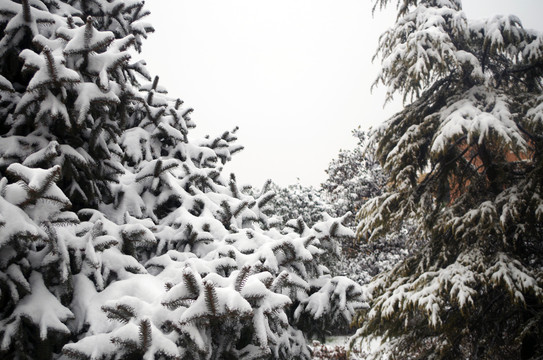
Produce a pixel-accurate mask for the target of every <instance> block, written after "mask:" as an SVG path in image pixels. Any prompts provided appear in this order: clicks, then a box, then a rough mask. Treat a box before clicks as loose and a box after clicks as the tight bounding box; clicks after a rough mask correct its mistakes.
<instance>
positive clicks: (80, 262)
mask: <svg viewBox="0 0 543 360" xmlns="http://www.w3.org/2000/svg"><path fill="white" fill-rule="evenodd" d="M147 14H148V12H147V11H146V10H145V9H144V8H143V1H140V0H127V1H122V0H113V1H105V0H92V1H79V0H66V1H61V0H41V1H40V0H21V1H10V0H7V1H2V2H1V3H0V29H1V39H0V103H1V104H2V107H1V109H0V291H1V292H0V357H2V358H6V359H36V358H38V359H52V358H58V357H60V356H63V357H68V358H75V359H96V358H104V359H105V358H107V359H141V358H144V359H228V358H231V359H255V358H279V359H285V358H301V359H308V358H309V357H310V352H309V348H308V347H307V344H306V337H305V335H304V334H303V333H302V332H301V330H300V329H304V326H305V325H304V324H307V323H310V319H313V320H315V321H321V322H322V323H324V321H323V319H326V318H327V317H329V316H331V315H330V314H334V316H335V320H337V322H338V323H348V322H350V321H351V318H352V316H353V315H354V313H355V312H356V311H357V310H358V309H360V308H362V307H363V306H364V303H363V302H362V293H361V289H360V287H359V286H358V285H357V284H355V283H353V282H352V281H350V280H348V279H346V278H341V277H337V278H333V277H332V276H330V275H329V271H328V269H327V268H326V267H325V266H324V265H322V264H321V260H320V259H321V257H322V256H323V254H324V253H325V252H326V251H325V250H324V249H326V248H327V247H329V246H330V244H331V243H333V242H334V241H336V240H335V239H337V238H342V237H352V236H354V233H353V232H352V231H351V230H349V229H347V228H346V227H344V226H343V224H342V222H343V221H344V220H345V219H344V218H330V217H326V218H324V219H323V220H322V221H320V222H318V223H316V224H315V225H314V226H312V227H307V226H306V227H304V228H303V229H301V228H300V229H298V228H297V229H293V228H292V227H288V226H285V225H283V224H281V223H278V222H277V221H276V217H274V216H272V214H270V212H269V211H268V210H269V209H268V208H267V206H269V201H270V200H271V199H272V197H273V192H269V191H268V192H264V193H261V194H256V195H251V194H248V193H246V192H245V191H244V190H243V189H239V188H238V186H237V182H236V179H235V177H234V176H231V177H230V178H229V179H225V178H224V177H223V175H222V174H221V171H222V167H223V165H224V164H225V163H226V162H227V161H230V160H231V156H232V155H233V154H234V153H236V152H237V151H239V150H241V147H240V146H239V145H236V144H234V142H235V140H236V136H235V130H234V131H226V132H224V133H223V134H221V135H220V136H216V137H207V138H205V139H201V140H195V139H192V138H191V137H190V129H191V128H193V127H194V126H195V124H194V122H193V121H192V120H191V118H190V114H191V112H192V109H190V108H188V107H185V106H184V105H183V102H182V101H181V100H178V99H175V98H171V97H169V96H168V94H167V92H166V90H165V89H164V88H163V87H162V86H160V85H159V82H158V78H154V80H153V79H152V78H151V76H150V75H149V73H148V72H147V71H146V69H145V64H144V63H143V62H135V63H134V62H132V61H131V57H130V53H129V49H131V48H132V49H135V50H136V51H139V50H140V49H141V44H142V39H143V38H145V37H146V36H147V34H148V33H149V32H151V31H152V27H151V26H150V25H149V24H147V23H146V22H145V21H144V17H145V16H146V15H147ZM296 230H298V231H296ZM332 289H333V292H334V294H335V297H334V299H333V301H332V302H326V303H325V304H322V305H323V308H322V309H323V310H321V311H315V309H317V306H318V305H319V303H320V300H319V299H321V298H322V295H320V294H322V293H325V292H327V293H329V292H330V291H332Z"/></svg>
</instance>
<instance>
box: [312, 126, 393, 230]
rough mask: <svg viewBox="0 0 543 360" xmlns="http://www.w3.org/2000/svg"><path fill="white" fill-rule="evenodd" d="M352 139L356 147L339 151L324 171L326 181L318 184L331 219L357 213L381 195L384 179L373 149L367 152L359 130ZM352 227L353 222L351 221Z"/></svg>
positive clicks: (364, 138) (362, 133)
mask: <svg viewBox="0 0 543 360" xmlns="http://www.w3.org/2000/svg"><path fill="white" fill-rule="evenodd" d="M352 135H353V136H354V137H355V138H356V140H357V143H356V146H355V148H354V149H352V150H340V151H339V153H338V155H337V158H335V159H332V161H330V163H329V164H328V168H327V169H326V170H325V172H326V174H327V175H328V178H327V179H326V180H325V181H324V182H323V183H322V184H321V188H322V190H323V198H324V199H325V200H326V201H327V202H328V203H329V204H330V205H331V206H332V209H333V215H335V216H339V215H342V214H346V213H347V212H351V213H352V214H356V213H358V211H359V210H360V208H361V206H362V204H364V203H365V202H366V201H367V200H368V199H370V198H373V197H375V196H378V195H381V192H382V189H383V188H384V187H385V185H386V182H387V177H386V175H385V173H384V172H383V170H382V168H381V164H379V161H378V159H377V158H376V156H375V149H373V148H368V146H370V144H369V143H368V135H367V133H366V131H363V130H361V129H360V128H357V129H354V130H353V131H352ZM350 223H352V224H353V225H354V224H355V221H351V222H350Z"/></svg>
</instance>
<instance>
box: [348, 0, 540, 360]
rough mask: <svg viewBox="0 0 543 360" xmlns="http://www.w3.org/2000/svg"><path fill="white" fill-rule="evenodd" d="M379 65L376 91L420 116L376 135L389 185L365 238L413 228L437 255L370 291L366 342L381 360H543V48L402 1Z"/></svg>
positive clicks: (517, 27)
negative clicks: (389, 358) (397, 98)
mask: <svg viewBox="0 0 543 360" xmlns="http://www.w3.org/2000/svg"><path fill="white" fill-rule="evenodd" d="M389 2H390V1H389V0H378V1H376V2H375V6H376V7H384V6H387V5H388V4H389ZM377 56H378V57H379V58H380V59H381V61H382V70H381V72H380V74H379V76H378V79H377V83H382V84H384V85H385V86H387V87H388V95H389V97H392V96H393V95H394V94H396V93H400V94H402V95H403V96H404V100H405V101H408V100H409V101H411V102H410V103H408V104H407V105H406V106H405V108H404V110H402V111H401V112H399V113H397V114H396V115H394V116H393V117H392V118H391V119H389V120H388V121H386V122H385V123H384V124H383V125H382V126H381V127H380V128H378V129H377V130H376V132H375V134H374V135H373V141H375V142H376V143H377V144H378V147H377V155H378V157H379V160H380V162H381V164H382V165H383V168H384V169H385V171H386V172H387V173H389V174H390V181H389V183H388V185H387V187H386V189H385V191H384V192H383V194H382V195H380V196H378V197H376V198H373V199H370V200H369V201H368V202H367V203H366V204H364V205H363V207H362V210H361V212H360V214H359V219H360V225H359V227H358V234H359V236H367V235H368V234H370V235H369V236H370V240H371V239H376V238H378V237H379V236H381V235H382V234H385V233H387V232H388V231H391V229H394V228H395V227H397V226H398V225H397V224H399V223H401V222H402V221H403V220H404V219H405V218H410V217H414V218H415V219H416V221H417V223H418V224H420V225H419V234H420V236H424V237H426V238H427V239H428V240H429V242H428V244H427V245H426V246H424V247H423V248H422V249H421V250H420V251H419V252H418V253H416V254H414V255H412V256H410V257H409V258H408V259H407V260H406V261H404V262H403V264H402V265H401V266H398V267H396V268H394V269H393V270H392V271H390V272H387V273H385V274H383V275H381V276H380V277H378V279H376V280H375V281H373V282H372V284H371V285H370V288H369V290H370V292H371V293H372V297H373V301H372V304H371V306H372V308H371V311H369V312H368V313H367V314H366V315H365V316H364V317H363V321H362V322H361V323H360V325H361V328H360V329H359V331H358V335H359V337H361V338H362V337H363V338H365V339H368V340H371V338H374V337H382V340H383V342H382V346H381V348H380V349H379V350H378V352H377V353H376V354H375V355H374V358H379V357H380V356H382V355H383V354H384V353H388V352H392V353H393V354H395V356H396V357H400V358H409V359H427V358H435V359H458V358H478V359H506V358H507V359H508V358H518V359H520V358H522V359H531V358H534V359H535V358H538V357H541V356H543V345H542V344H543V343H542V342H541V341H537V340H536V339H541V338H543V333H542V329H543V289H542V286H543V278H542V275H541V274H542V273H543V272H542V270H543V242H542V239H543V225H542V224H543V196H542V187H543V158H542V153H543V152H542V150H543V136H542V134H543V132H542V130H543V101H542V100H543V92H542V75H543V36H542V34H541V33H539V32H536V31H531V30H527V29H525V28H523V27H522V25H521V22H520V20H519V19H518V18H517V17H515V16H495V17H493V18H490V19H486V20H477V21H474V20H469V19H467V18H466V16H465V14H464V12H463V11H462V6H461V2H460V1H459V0H418V1H416V0H400V1H398V17H397V20H396V23H395V24H394V26H393V27H391V28H390V29H389V30H387V31H386V32H385V33H384V34H383V35H382V36H381V38H380V41H379V48H378V52H377Z"/></svg>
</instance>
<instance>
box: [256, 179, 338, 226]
mask: <svg viewBox="0 0 543 360" xmlns="http://www.w3.org/2000/svg"><path fill="white" fill-rule="evenodd" d="M264 187H269V189H270V190H271V191H273V192H274V193H275V196H274V197H273V199H272V200H271V202H270V205H271V208H272V209H273V213H274V214H275V215H278V216H280V217H281V219H282V220H283V221H287V220H289V219H298V218H299V217H301V218H302V220H303V221H304V222H305V223H306V225H307V226H309V227H312V226H313V225H314V224H315V223H317V222H318V221H321V220H322V214H323V213H325V212H326V213H330V212H331V210H332V207H331V206H330V204H329V203H327V202H326V201H324V200H323V198H322V192H321V190H320V189H316V188H314V187H313V186H305V185H302V184H300V183H296V184H291V185H287V186H285V187H281V186H279V185H277V184H275V183H274V182H270V183H269V184H268V183H267V184H265V185H264ZM345 213H346V212H343V213H341V214H337V215H336V216H343V215H344V214H345Z"/></svg>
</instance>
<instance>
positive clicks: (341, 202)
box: [321, 128, 421, 284]
mask: <svg viewBox="0 0 543 360" xmlns="http://www.w3.org/2000/svg"><path fill="white" fill-rule="evenodd" d="M352 134H353V136H354V137H356V138H357V140H358V142H357V145H356V147H355V148H354V149H353V150H340V151H339V154H338V155H337V158H335V159H333V160H332V161H331V162H330V164H329V165H328V169H327V170H326V173H327V174H328V178H327V179H326V181H325V182H324V183H322V185H321V187H322V197H323V199H325V200H326V201H327V202H328V203H329V204H330V205H329V206H330V207H331V209H332V212H331V213H332V214H333V215H334V216H339V215H340V214H345V213H347V212H350V213H352V214H357V213H358V211H359V210H360V208H361V207H362V206H363V205H364V204H365V203H366V202H367V201H368V200H369V199H372V198H375V197H377V196H379V195H381V194H382V192H383V190H384V188H385V186H386V184H387V182H388V177H387V175H386V173H385V171H383V169H382V168H381V165H380V164H379V162H378V160H377V158H376V156H375V151H376V149H375V144H374V143H372V142H369V141H368V136H367V134H366V132H365V131H363V130H360V129H359V128H358V129H355V130H353V131H352ZM346 224H347V225H348V226H349V227H352V228H353V229H355V228H356V226H357V224H358V223H357V221H356V219H355V218H354V216H349V217H348V218H347V222H346ZM414 232H415V225H414V222H413V220H412V219H406V220H405V221H404V222H403V223H402V224H401V226H398V227H397V228H396V229H394V230H392V231H390V232H389V233H387V234H386V235H385V236H380V237H379V238H378V239H374V240H373V241H371V242H367V241H352V240H348V241H344V242H343V244H342V256H340V257H338V258H336V259H335V262H334V264H333V265H332V266H331V268H332V270H333V271H334V272H335V273H337V274H340V275H345V276H348V277H349V278H351V279H353V280H355V281H357V282H358V283H360V284H367V283H368V282H370V281H371V279H372V278H373V277H374V276H376V275H377V274H380V273H382V272H384V271H387V270H390V269H391V268H392V267H393V266H394V265H396V264H397V263H398V262H400V261H401V260H403V259H404V258H405V257H406V256H407V255H408V254H409V253H410V252H411V251H413V250H414V249H415V248H416V247H418V246H420V242H421V239H418V237H415V236H414Z"/></svg>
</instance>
